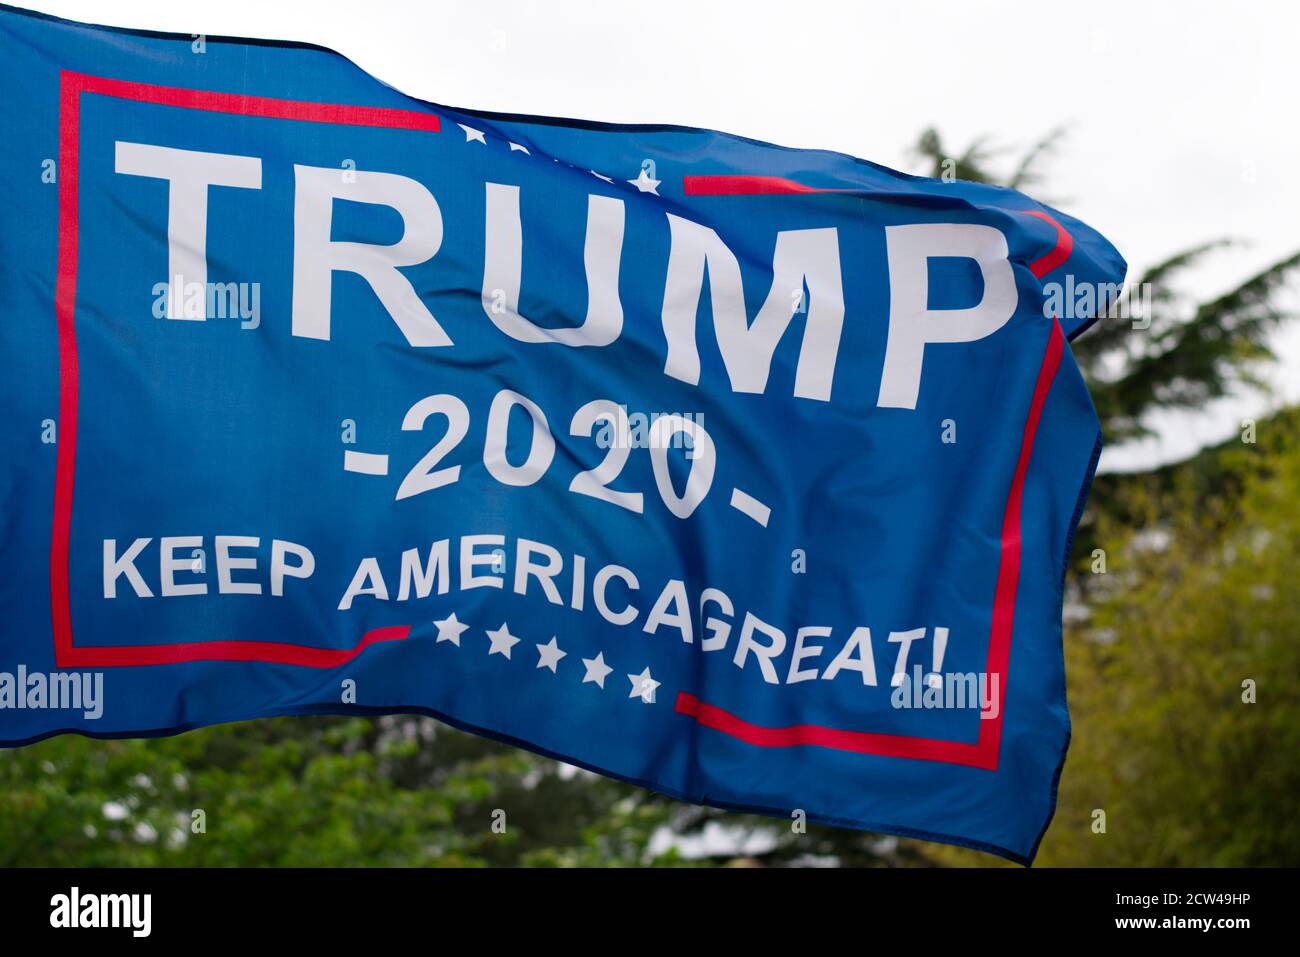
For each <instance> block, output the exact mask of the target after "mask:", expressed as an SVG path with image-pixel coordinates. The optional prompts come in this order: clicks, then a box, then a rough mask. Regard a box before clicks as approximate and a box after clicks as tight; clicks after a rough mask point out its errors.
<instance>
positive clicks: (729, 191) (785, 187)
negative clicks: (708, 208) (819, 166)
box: [682, 175, 861, 196]
mask: <svg viewBox="0 0 1300 957" xmlns="http://www.w3.org/2000/svg"><path fill="white" fill-rule="evenodd" d="M682 188H683V190H684V191H685V192H686V195H687V196H781V195H791V194H797V193H857V192H861V191H860V190H857V189H820V188H818V187H816V186H805V185H804V184H803V183H796V182H795V181H794V180H792V179H786V178H785V177H784V176H749V175H736V176H683V177H682Z"/></svg>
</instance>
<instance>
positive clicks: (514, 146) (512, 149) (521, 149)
mask: <svg viewBox="0 0 1300 957" xmlns="http://www.w3.org/2000/svg"><path fill="white" fill-rule="evenodd" d="M516 150H517V151H518V152H520V153H523V154H524V155H525V156H532V155H533V154H532V153H530V152H528V147H527V146H520V145H519V144H518V143H511V144H510V152H512V153H513V152H515V151H516Z"/></svg>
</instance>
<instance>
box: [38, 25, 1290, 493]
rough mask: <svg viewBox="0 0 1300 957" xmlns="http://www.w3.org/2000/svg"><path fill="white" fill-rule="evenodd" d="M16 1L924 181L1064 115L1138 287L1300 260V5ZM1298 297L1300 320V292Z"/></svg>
mask: <svg viewBox="0 0 1300 957" xmlns="http://www.w3.org/2000/svg"><path fill="white" fill-rule="evenodd" d="M19 2H22V0H19ZM25 5H26V6H27V7H29V8H32V9H39V10H43V11H45V12H48V13H53V14H57V15H59V16H63V17H68V18H70V19H75V20H83V21H88V22H93V23H108V24H114V25H119V26H130V27H140V28H148V29H155V30H171V31H176V32H180V33H206V34H226V35H234V36H258V37H275V38H282V39H293V40H307V41H311V42H314V43H319V44H321V45H323V46H328V47H332V48H333V49H336V50H338V51H340V52H342V53H344V54H346V55H347V56H349V57H351V58H352V59H353V60H354V61H356V62H357V63H359V64H360V65H361V66H362V67H363V68H365V69H366V70H368V71H369V72H371V73H372V74H374V75H375V76H377V77H379V78H380V79H381V80H384V81H385V82H387V83H389V84H391V85H393V86H395V87H397V88H398V89H400V90H402V91H403V92H406V93H409V94H411V95H413V96H417V97H421V98H424V99H429V100H434V101H437V102H441V103H445V104H449V105H453V106H466V107H474V108H478V109H489V110H502V111H509V112H520V113H540V114H549V115H555V116H572V117H584V118H589V119H599V120H611V121H621V122H667V123H680V124H685V125H689V126H702V127H710V128H713V129H720V130H726V131H728V132H733V133H741V134H744V135H746V136H752V137H756V138H759V139H765V140H771V141H774V142H777V143H781V144H784V145H788V146H800V147H824V148H829V149H836V150H841V151H843V152H846V153H852V154H854V155H857V156H861V157H864V158H866V159H870V160H874V161H876V162H879V163H885V164H887V165H890V166H894V167H897V168H901V169H913V168H914V167H913V165H912V164H911V163H910V161H909V159H908V156H907V149H908V147H909V146H910V145H911V143H912V142H914V141H915V139H916V137H917V135H918V134H919V133H920V131H921V130H922V129H924V128H925V127H927V126H931V125H933V126H936V127H938V128H939V129H940V131H941V132H942V134H943V136H944V137H945V142H947V143H948V145H949V146H950V147H951V148H953V149H954V150H958V149H963V148H964V147H965V146H966V145H967V143H968V142H969V141H970V140H972V139H973V138H975V137H977V136H981V135H986V134H987V135H989V136H991V137H993V138H995V139H996V140H998V141H1000V142H1004V143H1006V144H1008V145H1010V146H1013V147H1014V146H1021V147H1023V146H1027V145H1029V144H1030V143H1032V142H1033V141H1034V140H1036V139H1037V138H1038V137H1039V136H1041V135H1042V134H1043V133H1045V132H1046V131H1047V130H1049V129H1050V128H1052V127H1054V126H1056V125H1059V124H1062V123H1065V124H1069V126H1070V130H1071V132H1070V136H1069V139H1068V140H1067V141H1066V143H1065V146H1064V148H1063V149H1062V150H1061V151H1060V152H1059V153H1058V155H1057V156H1056V157H1055V158H1054V159H1053V160H1052V161H1051V164H1050V166H1048V167H1047V170H1048V173H1049V176H1048V180H1047V182H1046V183H1045V186H1044V188H1042V189H1041V192H1042V193H1043V196H1042V198H1043V199H1045V200H1047V201H1049V202H1054V203H1055V205H1058V206H1060V207H1061V208H1063V209H1065V210H1067V211H1069V212H1070V213H1072V214H1074V215H1077V216H1079V217H1080V218H1082V219H1084V220H1085V221H1087V222H1088V223H1090V224H1091V225H1093V226H1095V227H1096V228H1098V229H1099V230H1101V231H1102V232H1103V233H1105V234H1106V235H1107V236H1108V237H1109V238H1110V239H1111V240H1112V241H1113V242H1114V243H1115V245H1116V246H1117V247H1118V248H1119V249H1120V251H1121V252H1122V253H1123V254H1124V255H1125V257H1126V258H1127V259H1128V261H1129V264H1130V268H1131V272H1130V274H1131V275H1134V274H1136V273H1138V272H1140V271H1141V270H1142V269H1143V268H1144V267H1145V266H1147V265H1150V264H1151V263H1154V262H1156V261H1157V260H1159V259H1161V258H1163V257H1164V256H1166V255H1168V254H1170V253H1172V252H1174V251H1176V250H1178V249H1181V248H1183V247H1185V246H1188V245H1191V244H1194V243H1197V242H1200V241H1202V240H1206V239H1211V238H1214V237H1219V236H1225V235H1227V236H1235V237H1239V238H1242V239H1245V240H1249V241H1250V243H1251V245H1250V246H1249V247H1248V248H1246V249H1244V250H1241V251H1232V252H1228V253H1225V254H1220V255H1218V256H1216V257H1215V258H1214V259H1212V260H1210V261H1209V262H1207V263H1206V265H1205V266H1204V267H1202V269H1201V270H1200V271H1199V272H1198V273H1197V274H1196V275H1195V276H1192V277H1190V279H1189V282H1188V288H1189V289H1190V291H1192V292H1194V293H1196V294H1199V295H1202V296H1209V295H1213V294H1215V293H1217V292H1221V291H1224V290H1226V289H1228V288H1230V286H1231V285H1232V284H1233V283H1235V282H1237V281H1240V280H1241V279H1244V278H1246V277H1248V276H1250V275H1252V274H1253V273H1254V272H1255V271H1257V270H1258V269H1260V268H1262V267H1263V266H1265V265H1266V264H1268V263H1271V262H1273V261H1275V260H1277V259H1280V258H1282V257H1283V256H1284V255H1287V254H1288V253H1290V252H1293V251H1295V250H1296V249H1300V228H1297V223H1296V218H1297V216H1298V215H1300V177H1297V176H1296V175H1295V165H1296V163H1297V160H1298V159H1300V123H1298V122H1297V115H1296V110H1297V105H1298V104H1300V96H1298V94H1300V53H1297V50H1296V42H1297V39H1300V29H1298V27H1300V7H1298V6H1297V5H1295V4H1293V3H1289V2H1283V0H1274V2H1271V3H1269V2H1256V3H1250V4H1244V3H1242V4H1226V3H1222V2H1219V3H1213V2H1209V3H1205V2H1189V0H1177V2H1154V0H1126V2H1112V0H1089V2H1087V3H1081V4H1070V5H1068V6H1067V5H1065V4H1051V3H1043V2H1042V0H1038V2H1033V0H1004V2H971V0H967V2H945V0H927V2H924V3H899V2H896V0H895V2H889V3H883V2H856V0H855V2H849V0H838V2H836V0H784V2H781V3H773V2H767V0H745V2H743V3H740V2H726V3H724V2H720V0H688V2H679V0H641V2H627V0H605V2H576V0H551V2H542V0H473V2H469V0H466V2H449V0H443V2H435V0H364V2H362V0H307V2H300V0H278V2H271V0H190V2H186V3H176V2H174V0H26V3H25ZM1010 160H1011V157H1010V156H1008V161H1010ZM1296 287H1300V282H1296V283H1293V290H1294V289H1295V288H1296ZM1290 301H1291V302H1293V303H1295V304H1296V306H1297V307H1298V308H1300V294H1297V293H1295V292H1294V291H1293V294H1292V295H1291V296H1290ZM1157 318H1158V317H1157ZM1135 334H1140V333H1135ZM1276 345H1277V347H1278V349H1279V351H1280V353H1281V356H1282V359H1281V361H1280V362H1279V363H1278V365H1277V366H1276V367H1275V368H1273V370H1272V373H1271V376H1270V377H1271V379H1272V380H1273V381H1274V382H1275V383H1276V388H1277V394H1275V395H1274V396H1273V397H1271V398H1270V397H1264V396H1258V395H1256V396H1242V397H1238V398H1234V399H1233V400H1230V401H1226V402H1223V403H1217V404H1216V405H1215V406H1213V407H1212V408H1209V409H1206V410H1202V411H1201V412H1199V413H1196V414H1188V415H1177V416H1163V417H1161V418H1159V419H1157V420H1155V422H1154V424H1155V425H1156V427H1157V428H1158V429H1159V431H1160V433H1161V437H1160V439H1159V440H1154V441H1151V442H1143V443H1137V444H1135V445H1130V446H1127V447H1125V448H1124V449H1121V450H1115V449H1110V450H1108V451H1107V453H1106V456H1105V457H1104V458H1103V468H1110V469H1116V468H1120V469H1128V468H1137V467H1146V466H1149V465H1152V464H1155V463H1158V462H1164V461H1169V460H1173V459H1178V458H1182V457H1183V456H1185V455H1187V454H1189V453H1190V452H1192V451H1194V450H1195V449H1196V448H1198V447H1200V446H1201V445H1204V444H1206V443H1209V442H1212V441H1219V440H1222V439H1223V438H1226V437H1227V436H1228V435H1230V434H1232V433H1234V432H1235V431H1237V429H1238V428H1239V423H1240V419H1241V418H1242V417H1244V416H1254V415H1258V414H1262V413H1263V412H1265V411H1267V410H1269V409H1272V408H1276V407H1278V406H1279V405H1281V404H1283V403H1284V402H1296V401H1300V323H1294V324H1293V326H1292V327H1291V328H1289V329H1287V330H1285V331H1284V332H1283V333H1282V334H1280V335H1279V336H1278V339H1277V343H1276Z"/></svg>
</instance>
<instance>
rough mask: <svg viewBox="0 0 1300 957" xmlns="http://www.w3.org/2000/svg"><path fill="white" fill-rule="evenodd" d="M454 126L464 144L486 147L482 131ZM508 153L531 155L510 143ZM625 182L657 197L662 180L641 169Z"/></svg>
mask: <svg viewBox="0 0 1300 957" xmlns="http://www.w3.org/2000/svg"><path fill="white" fill-rule="evenodd" d="M456 125H457V126H459V127H460V128H461V129H462V130H464V131H465V142H466V143H482V144H483V145H484V146H487V136H486V134H485V133H484V132H483V131H482V130H476V129H474V127H472V126H466V125H465V124H464V123H457V124H456ZM506 142H507V143H510V141H509V140H507V141H506ZM510 152H512V153H523V154H524V155H525V156H532V155H533V154H532V153H530V152H529V151H528V147H527V146H524V145H523V144H522V143H510ZM556 162H559V160H556ZM587 172H588V173H590V174H591V175H592V176H594V177H596V178H597V179H603V180H604V181H605V182H606V183H612V182H614V179H613V177H611V176H605V175H604V174H603V173H597V172H596V171H595V170H594V169H589V170H587ZM625 182H627V183H628V184H629V185H630V186H635V187H636V188H637V190H639V191H640V192H642V193H652V194H653V195H655V196H658V195H659V184H660V183H662V182H663V180H659V179H653V178H652V177H651V176H650V174H649V172H647V171H646V169H645V168H644V167H642V168H641V172H640V173H639V174H637V178H636V179H629V180H626V181H625Z"/></svg>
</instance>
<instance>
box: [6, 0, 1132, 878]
mask: <svg viewBox="0 0 1300 957" xmlns="http://www.w3.org/2000/svg"><path fill="white" fill-rule="evenodd" d="M0 82H3V88H4V90H5V96H4V98H3V99H2V100H0V136H2V137H3V142H4V144H5V149H4V150H3V151H0V212H2V214H3V215H0V302H3V304H4V320H3V322H0V354H2V355H3V356H4V360H5V367H6V369H5V371H6V374H5V375H4V376H3V377H0V415H3V420H4V422H5V423H6V426H7V429H6V440H5V442H4V443H3V445H0V496H2V497H3V521H2V522H0V554H2V555H3V566H2V568H3V574H2V575H0V621H3V626H2V628H3V631H2V638H0V742H3V743H5V744H9V745H17V744H23V743H26V742H31V741H34V740H37V739H39V738H42V737H46V736H48V735H51V734H57V733H59V732H64V731H76V732H79V733H83V734H90V735H95V736H99V737H123V736H131V735H151V734H165V733H175V732H178V731H183V730H185V729H189V728H194V727H198V726H201V725H207V724H212V723H215V722H224V721H234V720H239V719H245V718H254V717H261V716H268V715H288V714H320V713H360V714H378V713H385V712H418V713H422V714H429V715H433V716H436V717H438V718H440V719H442V720H444V721H446V722H448V723H450V724H453V725H455V726H457V727H460V728H465V729H468V730H470V731H474V732H476V733H479V734H483V735H488V736H490V737H493V738H496V739H499V740H502V741H506V742H510V743H512V744H516V745H519V746H521V747H525V748H529V749H531V750H534V751H537V752H539V753H542V754H547V755H552V756H555V757H557V758H560V759H563V760H565V761H569V762H571V763H573V764H577V765H581V766H583V767H587V768H590V769H593V770H595V771H599V772H600V773H603V774H607V775H610V776H612V777H616V778H619V779H622V780H626V781H630V782H634V783H636V784H639V785H642V786H645V787H648V788H653V789H655V790H657V791H661V792H664V793H666V794H669V795H672V796H674V797H678V798H681V799H683V800H687V801H693V802H699V803H707V804H712V805H717V806H720V807H724V808H734V809H739V810H748V811H757V812H763V813H767V814H773V815H777V816H779V817H782V818H785V819H787V820H799V819H807V820H812V821H821V822H826V823H829V824H834V825H840V826H845V827H853V828H863V829H868V830H873V831H881V832H888V833H893V834H901V835H908V836H913V837H921V838H928V839H932V840H939V841H947V842H952V843H956V844H962V845H966V846H970V847H975V848H981V849H984V850H987V851H992V852H994V853H997V854H1001V855H1004V856H1006V857H1008V858H1011V859H1013V860H1017V861H1022V862H1028V861H1029V860H1031V859H1032V857H1033V855H1034V852H1035V850H1036V848H1037V844H1038V841H1039V839H1040V837H1041V835H1042V832H1043V830H1044V829H1045V827H1046V825H1047V822H1048V821H1049V819H1050V817H1051V814H1052V810H1053V806H1054V803H1055V794H1056V783H1057V778H1058V775H1059V772H1060V769H1061V766H1062V763H1063V760H1064V755H1065V750H1066V746H1067V742H1068V739H1069V718H1068V715H1067V711H1066V701H1065V677H1064V669H1063V661H1062V650H1061V602H1062V588H1063V579H1064V575H1065V567H1066V559H1067V555H1068V553H1069V550H1070V544H1071V538H1072V535H1073V531H1074V528H1075V524H1076V522H1077V520H1078V517H1079V513H1080V510H1081V508H1082V506H1083V502H1084V499H1085V497H1086V494H1087V488H1088V485H1089V483H1090V480H1091V476H1092V471H1093V469H1094V467H1095V465H1096V461H1097V456H1098V453H1099V450H1100V431H1099V426H1098V420H1097V416H1096V414H1095V412H1094V410H1093V407H1092V403H1091V401H1090V399H1089V397H1088V393H1087V390H1086V389H1085V386H1084V383H1083V380H1082V378H1081V376H1080V373H1079V370H1078V368H1077V366H1076V364H1075V362H1074V360H1073V357H1072V356H1071V353H1070V349H1069V346H1068V340H1069V339H1070V338H1071V337H1072V336H1074V335H1076V334H1077V333H1079V332H1080V331H1082V329H1083V327H1084V326H1085V325H1086V324H1087V323H1088V322H1089V321H1090V320H1091V319H1092V318H1094V317H1095V316H1096V315H1098V314H1099V313H1101V312H1104V310H1105V307H1106V303H1107V302H1108V301H1110V299H1111V298H1112V297H1113V295H1114V292H1115V291H1116V290H1117V289H1118V286H1119V284H1120V283H1121V282H1122V281H1123V276H1124V271H1125V266H1124V262H1123V260H1122V259H1121V258H1120V256H1119V255H1118V254H1117V253H1116V251H1115V250H1114V249H1113V248H1112V246H1111V245H1110V244H1109V243H1108V242H1107V241H1106V240H1105V239H1104V238H1102V237H1101V236H1100V235H1099V234H1097V233H1096V232H1094V231H1093V230H1092V229H1090V228H1089V227H1087V226H1086V225H1084V224H1083V223H1081V222H1079V221H1077V220H1075V219H1072V218H1070V217H1069V216H1067V215H1064V214H1063V213H1060V212H1057V211H1055V210H1053V209H1050V208H1048V207H1045V206H1043V205H1041V204H1039V203H1036V202H1034V201H1033V200H1031V199H1029V198H1028V197H1026V196H1024V195H1022V194H1020V193H1017V192H1015V191H1012V190H1007V189H1002V188H998V187H993V186H987V185H981V184H975V183H968V182H960V181H951V182H949V181H944V180H942V179H928V178H922V177H916V176H910V175H906V174H903V173H899V172H896V171H894V170H890V169H887V168H885V167H882V166H878V165H876V164H873V163H869V162H866V161H864V160H860V159H855V158H853V157H850V156H845V155H843V154H839V153H832V152H827V151H820V150H794V149H788V148H785V147H780V146H774V145H771V144H768V143H762V142H757V141H754V140H749V139H745V138H743V137H739V136H733V135H729V134H725V133H717V132H713V131H709V130H700V129H691V128H686V127H678V126H649V125H642V126H621V125H611V124H603V123H592V122H585V121H580V120H561V119H552V118H546V117H533V116H516V115H502V114H494V113H484V112H480V111H474V110H466V109H454V108H451V107H444V106H439V105H436V104H431V103H426V102H423V101H419V100H415V99H412V98H410V97H407V96H404V95H403V94H401V93H399V92H397V91H395V90H393V89H391V88H389V87H387V86H385V85H384V84H382V83H380V82H378V81H377V80H375V79H374V78H372V77H370V76H369V75H367V74H366V73H364V72H363V71H361V70H360V69H358V68H357V67H356V66H354V65H353V64H351V63H350V62H349V61H348V60H346V59H345V58H343V57H342V56H340V55H339V54H337V53H334V52H331V51H329V50H325V49H321V48H318V47H313V46H308V45H303V44H293V43H279V42H275V43H272V42H259V41H249V40H233V39H220V38H215V37H206V38H205V37H200V36H194V37H191V36H176V35H168V34H158V33H150V32H138V31H125V30H117V29H108V28H102V27H91V26H84V25H80V24H75V23H69V22H66V21H61V20H53V19H50V18H48V17H43V16H37V15H32V14H28V13H25V12H22V11H17V10H14V9H12V8H4V9H0ZM1061 289H1067V290H1068V294H1067V295H1064V296H1062V295H1061V294H1060V290H1061Z"/></svg>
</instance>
